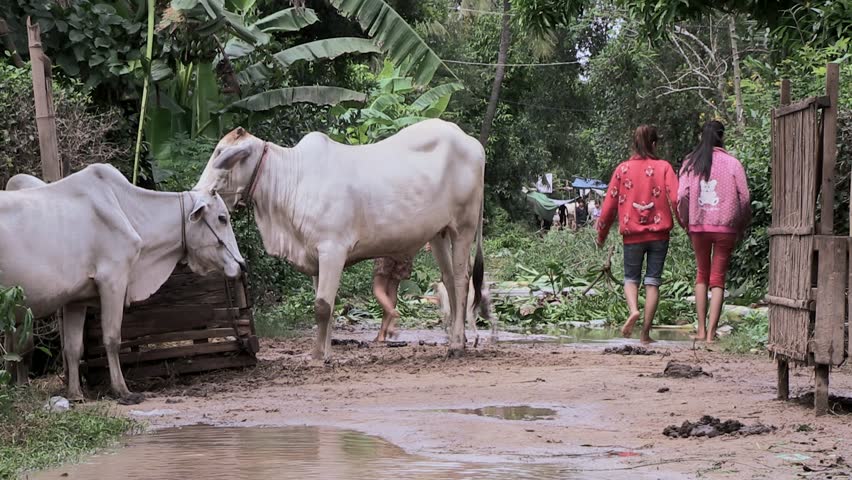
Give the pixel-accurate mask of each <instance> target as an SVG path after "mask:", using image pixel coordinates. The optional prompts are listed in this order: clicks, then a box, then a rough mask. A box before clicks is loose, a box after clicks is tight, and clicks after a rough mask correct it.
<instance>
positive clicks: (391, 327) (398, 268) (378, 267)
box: [373, 256, 414, 342]
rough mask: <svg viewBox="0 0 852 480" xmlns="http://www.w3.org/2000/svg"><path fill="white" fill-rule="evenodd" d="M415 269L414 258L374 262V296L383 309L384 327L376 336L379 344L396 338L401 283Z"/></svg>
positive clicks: (407, 257)
mask: <svg viewBox="0 0 852 480" xmlns="http://www.w3.org/2000/svg"><path fill="white" fill-rule="evenodd" d="M413 267H414V257H413V256H401V257H396V258H391V257H382V258H377V259H375V260H374V261H373V295H374V296H375V297H376V300H377V301H378V302H379V305H381V307H382V326H381V328H379V334H378V335H377V336H376V340H375V341H377V342H384V341H385V340H388V339H391V338H394V337H396V324H397V321H398V320H399V316H400V315H399V312H398V311H397V310H396V304H397V300H398V295H399V283H400V282H401V281H403V280H405V279H407V278H409V277H410V276H411V270H412V268H413Z"/></svg>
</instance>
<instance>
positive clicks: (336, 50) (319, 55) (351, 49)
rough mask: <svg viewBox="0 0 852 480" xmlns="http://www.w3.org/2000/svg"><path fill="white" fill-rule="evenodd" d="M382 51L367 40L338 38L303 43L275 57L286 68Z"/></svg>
mask: <svg viewBox="0 0 852 480" xmlns="http://www.w3.org/2000/svg"><path fill="white" fill-rule="evenodd" d="M381 52H382V51H381V49H380V48H379V47H377V46H376V45H375V44H374V43H373V42H372V41H370V40H368V39H366V38H357V37H338V38H328V39H325V40H316V41H314V42H308V43H303V44H301V45H296V46H295V47H291V48H288V49H286V50H282V51H280V52H278V53H276V54H275V55H273V57H275V60H278V62H279V63H280V64H281V65H282V66H284V67H285V68H286V67H289V66H290V65H292V64H294V63H296V62H298V61H305V62H313V61H317V60H330V59H333V58H337V57H339V56H341V55H345V54H347V53H381Z"/></svg>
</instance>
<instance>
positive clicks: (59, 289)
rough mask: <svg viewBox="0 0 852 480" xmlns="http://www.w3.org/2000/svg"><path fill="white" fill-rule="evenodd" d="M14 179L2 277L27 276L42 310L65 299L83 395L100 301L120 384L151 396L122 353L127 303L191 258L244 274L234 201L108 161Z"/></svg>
mask: <svg viewBox="0 0 852 480" xmlns="http://www.w3.org/2000/svg"><path fill="white" fill-rule="evenodd" d="M8 186H9V187H11V189H12V191H4V192H0V245H2V246H3V247H2V248H1V249H0V285H20V286H21V287H22V288H23V289H24V293H25V295H26V306H27V307H29V308H30V309H31V310H32V312H33V316H35V317H36V318H42V317H45V316H47V315H50V314H51V313H53V312H55V311H57V310H58V309H60V308H63V322H62V323H63V325H62V339H63V355H64V358H65V366H66V369H67V373H68V397H69V398H70V399H72V400H82V399H83V392H82V389H81V387H80V376H79V362H80V358H81V356H82V353H83V331H84V322H85V316H86V307H87V306H88V305H92V304H97V303H96V302H99V304H100V308H101V329H102V331H103V341H104V347H105V349H106V353H107V361H108V363H109V372H110V385H111V387H112V389H113V391H114V392H115V393H116V394H117V395H118V396H119V397H120V400H121V401H122V403H139V402H141V401H142V399H143V398H144V397H142V395H140V394H136V393H131V392H130V390H128V388H127V385H126V384H125V382H124V376H123V374H122V372H121V365H120V363H119V348H120V345H121V323H122V318H123V315H124V307H125V305H129V304H130V303H131V302H135V301H140V300H144V299H146V298H148V297H150V296H151V295H153V294H154V292H156V291H157V290H158V289H159V288H160V286H161V285H162V284H163V283H165V281H166V280H167V279H168V278H169V276H170V275H171V273H172V271H173V270H174V268H175V266H176V265H177V263H178V262H179V261H181V260H182V259H185V260H186V261H187V262H188V264H189V267H190V268H191V269H192V270H193V271H194V272H196V273H199V274H202V275H203V274H205V273H209V272H212V271H224V273H225V275H226V276H228V277H229V278H235V277H237V276H239V275H240V271H241V269H243V268H244V260H243V258H242V256H241V255H240V251H239V249H238V247H237V242H236V239H235V238H234V232H233V230H232V228H231V224H230V217H229V215H228V210H227V208H226V207H225V204H224V202H223V201H222V199H221V198H220V197H219V196H218V195H215V194H210V193H205V192H182V193H165V192H154V191H150V190H145V189H142V188H138V187H135V186H133V185H131V184H130V182H128V181H127V179H126V178H125V177H124V176H123V175H122V174H121V172H119V171H118V170H116V169H115V168H114V167H112V166H109V165H103V164H95V165H90V166H88V167H86V168H85V169H83V170H81V171H80V172H77V173H75V174H72V175H70V176H68V177H66V178H64V179H62V180H59V181H57V182H55V183H51V184H45V183H44V182H42V181H41V180H38V179H36V178H35V177H32V176H29V175H17V176H15V177H12V179H10V180H9V182H8ZM16 189H17V190H16Z"/></svg>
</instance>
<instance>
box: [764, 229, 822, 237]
mask: <svg viewBox="0 0 852 480" xmlns="http://www.w3.org/2000/svg"><path fill="white" fill-rule="evenodd" d="M813 233H814V229H813V228H812V227H807V226H806V227H769V228H767V229H766V234H767V235H769V236H770V237H777V236H781V235H791V236H799V237H803V236H806V235H812V234H813Z"/></svg>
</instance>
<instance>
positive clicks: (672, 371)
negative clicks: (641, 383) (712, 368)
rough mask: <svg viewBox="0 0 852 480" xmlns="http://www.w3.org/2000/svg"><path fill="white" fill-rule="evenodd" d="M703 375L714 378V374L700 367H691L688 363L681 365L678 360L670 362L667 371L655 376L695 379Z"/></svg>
mask: <svg viewBox="0 0 852 480" xmlns="http://www.w3.org/2000/svg"><path fill="white" fill-rule="evenodd" d="M702 375H705V376H708V377H712V376H713V374H712V373H709V372H705V371H704V369H702V368H701V367H699V366H696V365H690V364H688V363H681V362H678V361H676V360H670V361H669V363H668V364H666V368H665V370H663V373H658V374H655V375H654V376H655V377H670V378H695V377H700V376H702Z"/></svg>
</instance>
